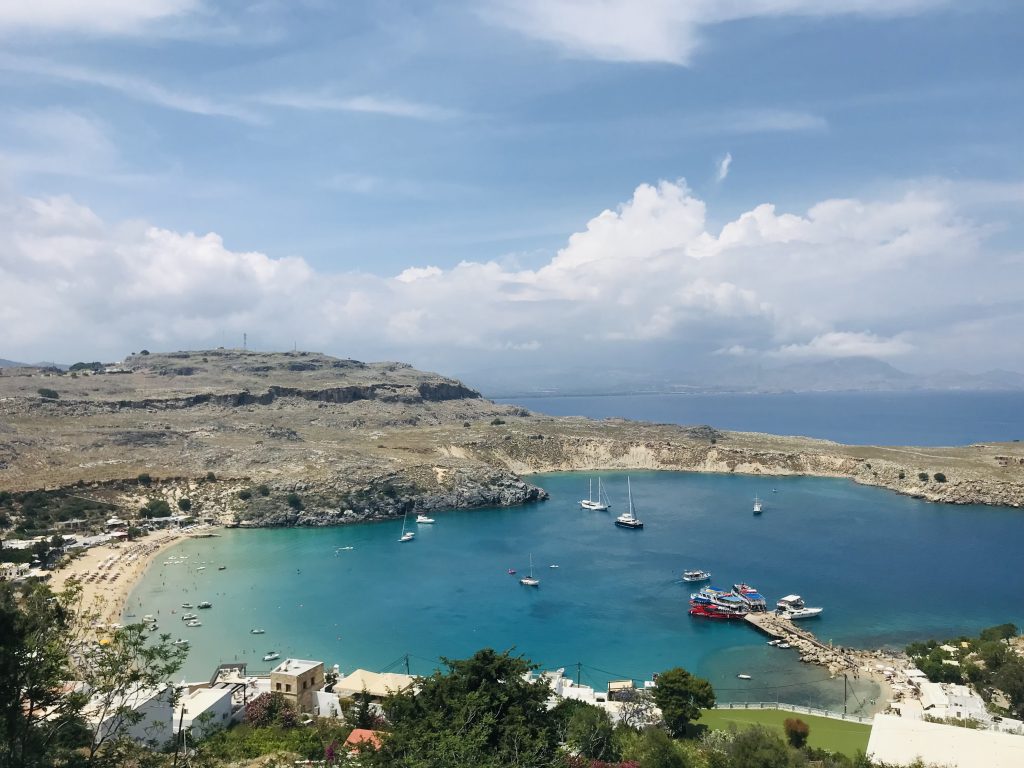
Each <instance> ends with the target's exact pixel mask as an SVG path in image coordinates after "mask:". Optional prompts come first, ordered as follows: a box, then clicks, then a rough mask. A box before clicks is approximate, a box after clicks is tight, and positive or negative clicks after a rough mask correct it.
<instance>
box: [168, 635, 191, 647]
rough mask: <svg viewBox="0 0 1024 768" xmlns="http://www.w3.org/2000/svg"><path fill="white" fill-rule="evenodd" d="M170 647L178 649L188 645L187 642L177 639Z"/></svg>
mask: <svg viewBox="0 0 1024 768" xmlns="http://www.w3.org/2000/svg"><path fill="white" fill-rule="evenodd" d="M171 645H176V646H178V647H179V648H180V647H182V646H185V645H188V640H185V639H183V638H180V637H179V638H178V639H177V640H175V641H174V642H173V643H171Z"/></svg>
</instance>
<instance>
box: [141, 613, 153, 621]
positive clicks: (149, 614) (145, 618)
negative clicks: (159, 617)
mask: <svg viewBox="0 0 1024 768" xmlns="http://www.w3.org/2000/svg"><path fill="white" fill-rule="evenodd" d="M142 620H143V622H145V623H146V624H152V623H153V622H154V621H156V616H154V615H153V614H152V613H147V614H146V615H145V616H143V617H142Z"/></svg>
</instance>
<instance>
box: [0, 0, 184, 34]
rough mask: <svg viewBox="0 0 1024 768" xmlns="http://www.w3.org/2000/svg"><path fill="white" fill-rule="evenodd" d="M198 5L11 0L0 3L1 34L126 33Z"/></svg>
mask: <svg viewBox="0 0 1024 768" xmlns="http://www.w3.org/2000/svg"><path fill="white" fill-rule="evenodd" d="M199 6H200V3H199V0H88V1H87V2H85V1H84V0H10V1H9V2H3V3H0V34H4V33H8V34H10V33H18V32H22V31H26V30H41V31H60V32H73V33H76V34H82V33H86V34H96V33H104V34H126V33H133V32H138V31H141V30H142V29H144V28H145V27H146V26H147V25H149V24H151V23H152V22H154V21H160V20H165V19H168V18H173V17H179V16H182V15H184V14H187V13H189V12H192V11H195V10H196V9H198V8H199Z"/></svg>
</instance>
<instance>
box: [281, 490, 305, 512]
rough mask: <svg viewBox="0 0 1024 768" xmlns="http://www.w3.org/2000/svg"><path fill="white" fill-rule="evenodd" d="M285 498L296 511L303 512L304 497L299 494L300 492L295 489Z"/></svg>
mask: <svg viewBox="0 0 1024 768" xmlns="http://www.w3.org/2000/svg"><path fill="white" fill-rule="evenodd" d="M285 500H286V501H287V502H288V506H289V507H291V508H292V509H294V510H295V511H296V512H301V511H302V510H303V508H304V505H303V503H302V497H301V496H299V494H297V493H295V492H294V491H292V492H291V493H289V494H288V496H287V498H286V499H285Z"/></svg>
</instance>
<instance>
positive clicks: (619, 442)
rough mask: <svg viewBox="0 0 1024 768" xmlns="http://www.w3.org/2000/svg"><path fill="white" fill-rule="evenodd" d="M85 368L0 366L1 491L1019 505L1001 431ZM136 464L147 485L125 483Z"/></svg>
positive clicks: (270, 366)
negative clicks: (731, 428)
mask: <svg viewBox="0 0 1024 768" xmlns="http://www.w3.org/2000/svg"><path fill="white" fill-rule="evenodd" d="M101 370H102V371H103V372H92V371H89V370H84V371H82V370H80V371H77V372H65V373H62V372H57V371H54V370H52V369H51V370H40V369H36V368H13V369H5V370H4V371H3V373H2V375H0V490H9V491H28V490H34V489H57V488H70V487H72V486H78V487H79V488H80V489H84V490H79V491H78V493H80V494H87V495H88V496H89V497H90V498H103V499H105V500H109V501H112V502H114V503H117V504H120V505H122V506H123V508H125V509H127V510H129V511H134V510H136V509H138V506H139V505H140V504H141V503H143V501H144V500H145V499H146V498H148V497H151V496H153V495H157V496H161V497H164V498H167V499H168V500H169V501H172V502H173V501H175V500H176V499H179V498H182V497H188V498H189V499H190V500H191V501H193V502H196V507H195V509H196V510H197V511H199V510H201V512H202V514H203V515H204V516H209V517H215V518H220V519H223V520H231V519H244V520H250V521H252V522H253V523H254V524H258V525H296V524H297V525H328V524H334V523H338V522H345V521H348V520H357V519H373V518H382V517H390V516H395V515H400V514H402V512H403V511H406V510H409V511H412V510H429V509H438V508H450V507H477V506H486V505H493V504H501V505H512V504H521V503H524V502H528V501H533V500H538V499H541V498H543V497H544V495H545V493H544V491H542V490H540V489H539V488H537V487H535V486H533V485H531V484H529V482H527V481H524V480H523V475H529V474H530V473H533V472H544V471H553V470H593V469H634V468H643V469H677V470H693V471H704V472H709V471H710V472H742V473H753V474H775V475H784V474H811V475H822V476H836V477H851V478H853V479H854V480H856V481H858V482H863V483H868V484H873V485H881V486H884V487H887V488H891V489H893V490H896V491H899V492H901V493H907V494H913V495H919V496H922V497H925V498H929V499H934V500H939V501H949V502H956V503H972V502H978V503H991V504H1012V505H1018V506H1019V505H1021V504H1022V503H1024V449H1022V447H1021V445H1020V444H1017V443H1015V444H1004V445H986V446H970V447H963V448H943V449H933V448H929V449H915V448H876V447H856V446H842V445H839V444H836V443H831V442H828V441H823V440H811V439H807V438H797V437H779V436H771V435H761V434H754V433H742V432H724V431H718V430H715V429H713V428H711V427H707V426H695V427H681V426H676V425H665V424H646V423H637V422H628V421H622V420H604V421H593V420H588V419H582V418H556V417H548V416H542V415H537V414H531V413H529V412H527V411H525V410H523V409H520V408H517V407H514V406H509V405H498V404H495V403H493V402H490V401H489V400H486V399H484V398H482V397H481V396H480V395H479V393H477V392H476V391H474V390H472V389H470V388H469V387H467V386H465V385H464V384H462V383H461V382H459V381H457V380H455V379H451V378H447V377H444V376H440V375H437V374H433V373H425V372H422V371H418V370H415V369H413V368H411V367H410V366H408V365H404V364H401V363H361V362H358V361H355V360H341V359H337V358H332V357H329V356H326V355H320V354H314V353H307V352H288V353H258V352H246V351H241V350H224V349H218V350H209V351H201V352H175V353H168V354H139V355H133V356H131V357H129V358H127V359H126V360H124V361H123V362H122V363H120V364H117V365H114V366H107V367H106V368H105V369H101ZM41 390H42V391H43V394H45V395H47V397H43V396H41V394H40V391H41ZM47 390H51V391H47ZM53 395H56V398H54V397H53ZM920 473H925V474H926V475H927V480H922V479H921V477H920V476H919V475H920ZM936 473H941V474H942V475H944V477H945V482H936V480H935V477H936ZM141 474H148V475H150V476H152V478H153V479H154V483H153V484H152V485H146V486H140V485H139V483H138V481H137V478H138V476H139V475H141ZM211 478H212V479H211ZM260 486H265V487H264V488H262V489H261V490H262V491H263V492H261V493H253V492H252V489H254V488H259V487H260ZM240 491H241V492H242V496H248V498H240V497H239V492H240ZM246 491H248V493H246ZM289 494H294V495H295V496H297V497H299V498H300V500H301V502H300V503H296V502H295V500H294V499H292V500H291V502H290V503H289Z"/></svg>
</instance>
